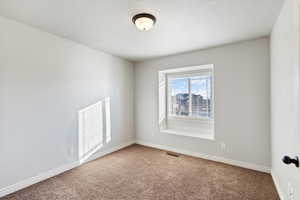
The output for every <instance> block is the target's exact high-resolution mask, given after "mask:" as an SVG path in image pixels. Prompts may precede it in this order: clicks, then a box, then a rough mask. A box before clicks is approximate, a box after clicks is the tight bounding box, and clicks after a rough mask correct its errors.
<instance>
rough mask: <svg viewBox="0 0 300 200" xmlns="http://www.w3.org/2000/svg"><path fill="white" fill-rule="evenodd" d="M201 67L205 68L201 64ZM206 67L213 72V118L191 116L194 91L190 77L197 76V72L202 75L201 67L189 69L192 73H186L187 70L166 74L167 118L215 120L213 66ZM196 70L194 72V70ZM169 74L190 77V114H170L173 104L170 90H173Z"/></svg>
mask: <svg viewBox="0 0 300 200" xmlns="http://www.w3.org/2000/svg"><path fill="white" fill-rule="evenodd" d="M197 67H198V66H197ZM199 67H201V68H202V70H203V66H199ZM205 69H208V70H211V71H209V73H211V77H212V79H211V83H210V84H211V107H212V116H213V118H210V117H193V116H191V113H192V103H193V102H192V100H191V99H192V92H191V79H190V77H193V76H197V74H200V75H203V72H199V69H198V70H192V71H188V72H190V74H189V73H185V72H179V73H176V74H173V73H167V74H166V95H167V96H166V98H167V100H166V104H167V105H166V107H167V116H166V117H167V119H179V120H180V119H185V120H214V115H213V113H214V90H213V88H214V80H213V78H214V77H213V76H214V75H213V68H212V69H210V68H205ZM193 71H194V72H193ZM169 76H172V77H176V76H177V77H178V78H180V77H182V78H184V77H187V78H189V79H188V93H189V99H190V101H189V116H178V115H170V104H171V99H170V96H171V95H170V92H171V91H169Z"/></svg>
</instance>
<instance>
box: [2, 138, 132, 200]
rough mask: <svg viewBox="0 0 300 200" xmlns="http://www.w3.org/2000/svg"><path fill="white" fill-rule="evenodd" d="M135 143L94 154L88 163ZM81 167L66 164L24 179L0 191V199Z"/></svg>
mask: <svg viewBox="0 0 300 200" xmlns="http://www.w3.org/2000/svg"><path fill="white" fill-rule="evenodd" d="M134 143H135V142H134V141H129V142H125V143H122V144H120V145H117V146H115V147H112V148H110V149H107V150H105V151H99V152H97V153H96V154H94V155H93V156H92V157H91V158H90V159H88V160H87V161H86V162H89V161H92V160H95V159H97V158H100V157H102V156H105V155H107V154H110V153H112V152H114V151H118V150H120V149H123V148H125V147H127V146H130V145H132V144H134ZM86 162H85V163H86ZM80 165H81V164H79V161H75V162H72V163H69V164H65V165H62V166H60V167H57V168H54V169H51V170H49V171H47V172H43V173H40V174H38V175H37V176H34V177H30V178H27V179H24V180H22V181H19V182H17V183H15V184H13V185H9V186H6V187H4V188H1V189H0V198H1V197H4V196H6V195H8V194H11V193H13V192H16V191H18V190H21V189H23V188H26V187H29V186H31V185H33V184H35V183H38V182H41V181H43V180H46V179H48V178H51V177H53V176H56V175H58V174H61V173H63V172H65V171H68V170H71V169H73V168H75V167H78V166H80Z"/></svg>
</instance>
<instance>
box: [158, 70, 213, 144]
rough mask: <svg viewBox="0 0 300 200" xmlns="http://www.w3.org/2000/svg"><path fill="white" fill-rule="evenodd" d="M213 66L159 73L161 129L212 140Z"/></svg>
mask: <svg viewBox="0 0 300 200" xmlns="http://www.w3.org/2000/svg"><path fill="white" fill-rule="evenodd" d="M213 97H214V96H213V65H205V66H196V67H185V68H179V69H172V70H165V71H160V72H159V124H160V129H161V131H162V132H168V133H174V134H179V135H187V136H194V137H202V138H208V139H213V136H214V115H213V110H214V107H213V103H214V98H213Z"/></svg>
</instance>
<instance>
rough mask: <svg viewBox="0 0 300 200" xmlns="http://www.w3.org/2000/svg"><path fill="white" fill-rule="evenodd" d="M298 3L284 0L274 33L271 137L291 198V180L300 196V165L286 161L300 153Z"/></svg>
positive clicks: (275, 170) (276, 167)
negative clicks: (284, 157)
mask: <svg viewBox="0 0 300 200" xmlns="http://www.w3.org/2000/svg"><path fill="white" fill-rule="evenodd" d="M299 18H300V15H299V7H298V2H297V0H285V3H284V6H283V8H282V11H281V14H280V16H279V18H278V20H277V22H276V24H275V26H274V28H273V32H272V35H271V102H272V103H271V105H272V108H271V119H272V120H271V130H272V131H271V132H272V134H271V139H272V142H271V143H272V151H271V152H272V174H273V176H274V178H275V181H276V182H277V184H278V185H277V186H278V189H279V191H281V194H282V198H283V199H288V183H289V182H290V183H291V185H292V186H293V188H294V190H295V198H294V199H295V200H296V199H300V169H297V168H295V167H293V166H287V165H284V164H283V163H282V161H281V159H282V157H283V156H284V155H288V156H291V157H294V156H296V155H298V156H300V128H299V104H300V98H299V94H300V87H299V86H300V81H299V78H300V73H299V72H300V71H299V67H300V63H299V47H300V45H299V43H300V41H299V34H300V33H299V28H300V26H299V23H300V20H299Z"/></svg>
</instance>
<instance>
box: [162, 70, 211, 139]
mask: <svg viewBox="0 0 300 200" xmlns="http://www.w3.org/2000/svg"><path fill="white" fill-rule="evenodd" d="M204 70H208V71H209V72H210V73H211V77H212V82H211V95H212V97H211V98H212V99H211V106H212V113H211V114H212V118H210V117H191V116H171V115H170V116H169V96H170V95H169V91H168V90H169V86H168V75H170V74H171V75H172V76H174V74H178V75H179V76H181V75H183V74H185V76H188V74H191V76H194V75H195V74H197V72H198V73H203V71H204ZM158 78H159V88H158V89H159V90H158V91H159V92H158V93H159V94H158V95H159V98H158V99H159V102H158V105H159V128H160V132H162V133H168V134H175V135H181V136H190V137H196V138H202V139H209V140H214V137H215V132H214V121H215V91H214V90H215V86H214V65H213V64H208V65H199V66H188V67H181V68H174V69H167V70H162V71H159V72H158ZM189 88H190V87H189ZM163 92H164V93H163ZM189 94H190V95H191V93H189ZM190 99H191V98H190ZM190 103H192V101H190ZM168 120H180V121H199V122H200V121H207V120H210V121H211V122H212V126H213V128H212V130H211V133H209V134H207V133H204V132H203V134H202V132H201V130H200V131H199V134H197V135H195V134H191V133H189V132H185V131H184V132H182V131H177V130H174V129H169V128H168V125H167V123H168Z"/></svg>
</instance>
